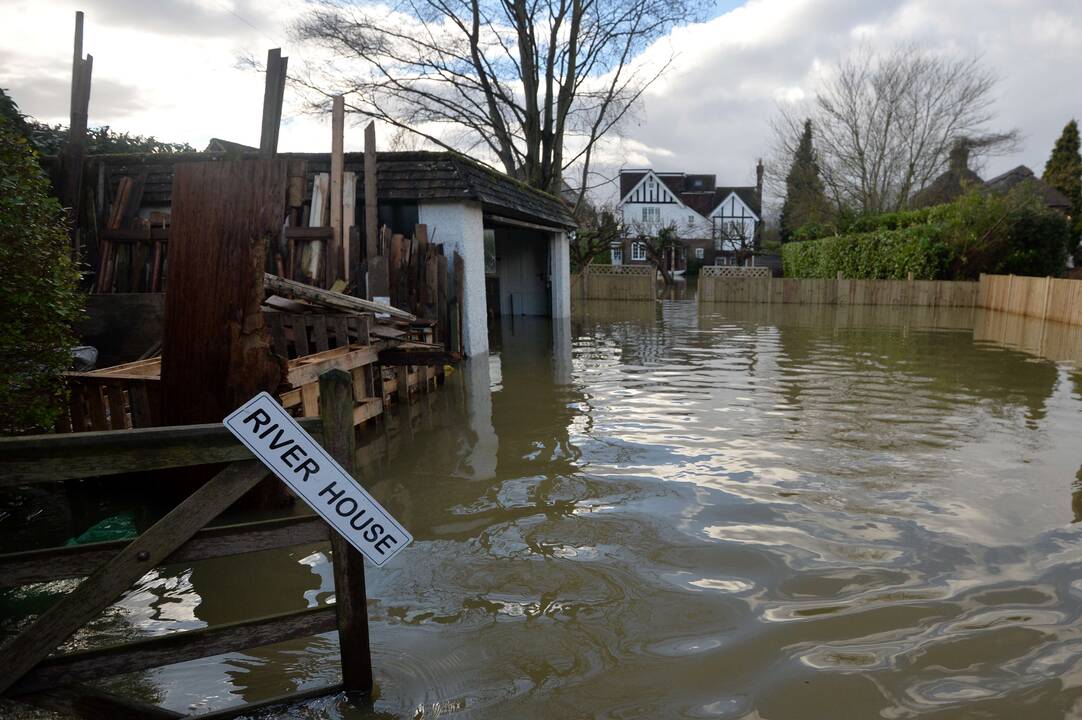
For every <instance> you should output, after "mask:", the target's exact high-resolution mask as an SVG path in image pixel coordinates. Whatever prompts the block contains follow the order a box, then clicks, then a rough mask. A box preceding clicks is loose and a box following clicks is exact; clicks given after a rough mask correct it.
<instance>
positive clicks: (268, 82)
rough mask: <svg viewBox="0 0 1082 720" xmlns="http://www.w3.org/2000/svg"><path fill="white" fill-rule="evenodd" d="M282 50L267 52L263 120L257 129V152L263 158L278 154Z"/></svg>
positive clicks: (282, 76)
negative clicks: (261, 154)
mask: <svg viewBox="0 0 1082 720" xmlns="http://www.w3.org/2000/svg"><path fill="white" fill-rule="evenodd" d="M284 74H285V73H284V68H283V67H282V49H281V48H272V49H271V50H268V51H267V67H266V77H265V79H264V82H263V119H262V122H261V124H260V129H259V151H260V152H261V153H263V155H264V156H265V157H268V158H269V157H273V156H274V154H275V153H276V152H278V124H279V123H278V121H279V119H280V118H281V115H282V94H281V92H280V89H281V88H282V81H283V80H284Z"/></svg>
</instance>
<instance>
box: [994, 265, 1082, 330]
mask: <svg viewBox="0 0 1082 720" xmlns="http://www.w3.org/2000/svg"><path fill="white" fill-rule="evenodd" d="M977 305H978V306H979V307H982V308H986V309H988V310H998V311H1000V312H1007V313H1015V314H1017V315H1025V316H1027V317H1034V318H1039V319H1041V320H1052V321H1054V322H1061V323H1066V324H1068V325H1082V280H1065V279H1060V278H1052V277H1023V276H1020V275H981V281H980V292H979V293H978V295H977Z"/></svg>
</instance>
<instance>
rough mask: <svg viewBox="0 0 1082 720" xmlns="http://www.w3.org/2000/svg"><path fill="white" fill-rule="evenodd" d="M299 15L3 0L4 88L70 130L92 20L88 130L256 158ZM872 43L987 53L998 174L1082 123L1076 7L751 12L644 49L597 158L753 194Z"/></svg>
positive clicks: (1036, 156) (939, 5)
mask: <svg viewBox="0 0 1082 720" xmlns="http://www.w3.org/2000/svg"><path fill="white" fill-rule="evenodd" d="M301 6H302V0H265V1H261V2H257V1H256V0H169V2H164V1H163V2H159V3H155V4H154V6H153V7H154V8H155V10H154V12H153V13H151V12H148V11H147V8H148V7H149V6H148V5H147V4H146V3H144V2H141V1H137V0H82V1H80V2H78V3H73V2H65V1H63V0H61V1H60V2H48V3H44V2H40V1H32V0H8V1H7V2H3V1H2V0H0V12H2V13H3V16H4V23H3V24H2V25H0V86H2V87H6V88H9V89H10V90H11V91H12V94H13V95H14V97H15V99H16V100H17V101H19V102H20V104H21V105H22V107H23V110H24V111H25V112H28V113H30V114H32V115H35V116H37V117H39V118H41V119H43V120H48V121H51V122H61V121H66V118H65V115H66V105H67V93H68V82H69V73H70V58H71V34H70V31H66V32H65V31H63V29H65V28H71V27H72V24H73V17H74V11H75V10H76V9H83V10H85V11H86V14H87V17H86V43H85V48H86V51H87V52H90V53H92V54H93V55H94V95H93V97H92V99H91V122H92V123H95V124H101V123H108V124H110V125H113V126H114V127H116V128H118V129H123V130H126V131H129V132H136V133H141V134H153V135H156V136H158V137H159V138H161V139H163V140H174V141H175V140H185V141H187V142H190V143H191V144H192V145H195V146H196V147H202V146H203V145H205V143H206V141H207V139H209V138H210V137H212V136H217V137H224V138H226V139H230V140H235V141H237V142H243V143H247V144H252V145H255V144H258V140H259V115H260V105H261V103H262V92H263V90H262V87H263V83H262V76H260V75H258V74H257V73H253V72H251V71H247V70H239V69H237V68H236V67H235V63H236V60H237V58H238V57H239V56H241V55H245V54H251V55H254V56H255V57H257V58H262V57H264V56H265V53H266V49H267V48H268V47H272V46H276V45H281V46H282V48H283V53H284V54H286V55H289V56H290V57H291V60H290V63H291V67H295V65H294V63H295V62H299V61H300V60H301V59H302V58H303V57H304V56H305V55H306V54H307V55H308V56H309V57H311V56H312V54H311V51H309V50H308V49H305V48H297V47H292V46H291V45H290V44H289V43H288V42H287V40H286V37H285V36H286V34H287V33H286V30H285V28H286V27H287V26H288V24H289V22H290V21H291V20H292V18H294V17H296V15H297V13H298V12H299V11H300V9H301ZM58 28H60V29H61V31H58V30H57V29H58ZM869 42H871V43H875V44H877V45H878V44H883V45H891V44H894V43H899V42H913V43H917V44H920V45H923V46H927V47H931V48H935V49H942V50H945V51H950V52H959V51H960V52H977V53H981V54H982V55H983V57H984V60H985V62H986V63H987V65H988V66H989V67H990V68H991V69H993V70H995V71H996V72H997V73H998V74H999V76H1000V77H1001V78H1002V81H1001V83H1000V85H999V88H998V101H997V104H996V109H997V111H998V125H999V127H1002V128H1012V127H1017V128H1019V129H1021V130H1022V132H1023V134H1024V136H1025V140H1024V143H1023V146H1022V147H1021V149H1020V150H1019V152H1018V153H1016V154H1014V155H1011V156H1009V157H1003V158H996V159H995V160H994V161H993V162H992V164H991V165H990V166H989V168H988V170H987V172H989V173H992V172H998V171H1001V170H1004V169H1007V168H1009V167H1012V166H1014V165H1016V164H1019V163H1025V164H1027V165H1029V166H1030V167H1032V168H1033V169H1034V170H1035V171H1037V172H1040V171H1041V169H1042V168H1043V167H1044V162H1045V160H1046V159H1047V156H1048V153H1049V152H1050V149H1051V146H1052V143H1053V142H1054V140H1055V138H1056V137H1057V136H1058V134H1059V132H1060V130H1061V129H1062V127H1063V125H1064V124H1065V123H1066V122H1067V120H1069V119H1070V118H1071V117H1072V116H1075V117H1082V94H1080V93H1078V92H1076V91H1075V90H1074V87H1075V85H1076V83H1075V79H1074V72H1075V68H1078V67H1082V6H1080V4H1079V0H1024V1H1023V0H949V1H945V0H874V1H871V2H870V1H868V0H749V1H748V2H746V3H745V4H744V5H742V6H740V7H737V8H735V9H733V10H731V11H729V12H726V13H725V14H723V15H720V16H719V17H717V18H714V19H713V20H710V21H709V22H705V23H700V24H696V25H693V26H689V27H683V28H679V29H677V30H675V31H674V32H673V33H672V34H671V36H670V37H669V38H666V39H665V41H663V42H659V43H658V44H656V45H655V46H654V47H653V48H651V49H650V50H649V51H647V53H646V54H645V55H644V56H643V58H641V61H642V62H647V63H649V62H657V61H658V59H659V58H666V57H668V56H669V54H670V52H671V51H672V50H673V49H675V50H676V51H677V54H676V57H675V61H674V63H673V65H672V67H670V68H669V69H668V71H667V72H666V73H665V75H664V77H662V78H661V80H659V81H658V82H657V83H656V84H655V86H654V87H653V88H652V89H651V90H650V92H649V93H647V94H646V96H645V100H644V103H643V105H642V108H641V109H640V111H639V112H637V113H636V115H635V117H634V118H632V119H631V120H629V121H628V122H627V123H626V124H625V127H624V136H625V137H624V138H622V139H616V138H613V139H612V140H610V141H609V142H606V143H605V146H604V148H602V149H601V150H600V151H599V157H600V158H601V159H602V161H603V162H604V163H605V165H606V166H607V167H608V169H609V170H612V169H614V168H616V167H619V166H620V165H629V166H630V165H635V166H643V165H654V166H655V167H657V168H658V169H661V170H687V171H693V172H712V173H717V175H718V181H719V182H720V183H723V184H736V183H745V182H746V183H751V182H754V177H755V174H754V173H755V162H756V159H757V158H758V157H760V156H762V155H766V154H767V151H768V149H769V146H770V118H771V116H772V115H773V113H774V109H775V107H776V104H777V102H779V101H785V102H793V101H798V100H801V99H802V98H803V99H805V100H806V99H807V98H809V97H811V96H812V95H813V94H814V91H815V86H816V83H817V81H818V78H820V77H822V74H823V72H824V71H825V69H827V68H829V67H830V65H831V63H833V62H834V61H835V60H836V59H837V58H838V57H839V56H841V55H843V54H845V53H846V52H848V51H850V50H852V49H853V48H855V47H856V46H857V45H859V44H861V43H865V44H867V43H869ZM296 100H297V96H296V95H295V94H294V93H293V92H292V91H287V107H286V111H285V117H284V120H283V128H282V132H281V136H280V146H281V147H282V149H284V150H308V151H320V150H327V149H329V145H330V140H329V135H330V133H329V128H328V127H327V123H326V122H324V121H322V120H321V119H317V118H313V117H312V116H309V115H304V114H302V113H300V112H299V111H300V107H299V104H298V103H297V102H296ZM382 137H386V138H388V139H389V137H390V133H389V132H385V133H383V134H381V138H382ZM346 145H347V149H351V150H353V149H359V148H360V145H361V133H360V131H359V129H350V131H349V132H348V133H347V141H346Z"/></svg>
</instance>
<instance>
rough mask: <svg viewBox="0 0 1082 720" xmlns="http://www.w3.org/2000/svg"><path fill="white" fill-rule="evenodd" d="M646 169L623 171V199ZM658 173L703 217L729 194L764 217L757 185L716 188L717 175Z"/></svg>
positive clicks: (685, 202)
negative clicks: (755, 186) (732, 194)
mask: <svg viewBox="0 0 1082 720" xmlns="http://www.w3.org/2000/svg"><path fill="white" fill-rule="evenodd" d="M647 172H649V171H647V170H630V171H626V170H625V171H621V173H620V197H621V198H624V197H626V196H627V194H628V193H630V192H631V191H632V190H634V189H635V186H636V185H638V184H639V181H640V180H642V179H643V178H644V177H646V174H647ZM654 174H655V175H657V177H658V178H659V179H660V180H661V182H663V183H664V184H665V186H666V187H668V188H669V189H670V190H672V191H673V193H674V194H675V195H676V196H677V197H678V198H680V202H682V203H684V204H685V205H687V206H688V207H689V208H691V209H692V210H694V211H695V212H697V213H699V214H700V215H702V216H703V217H707V216H709V215H710V213H711V212H713V211H714V209H715V208H716V207H717V206H718V205H720V204H721V202H722V201H723V200H725V198H727V197H729V194H730V193H733V192H735V193H736V194H737V196H738V197H739V198H740V199H741V200H742V201H743V202H744V204H745V205H747V206H748V207H749V208H751V211H752V212H754V213H755V214H756V215H758V216H760V217H762V208H761V207H760V206H759V195H758V192H757V191H756V189H755V188H754V187H717V186H716V183H717V177H718V176H717V175H708V174H694V175H689V174H685V173H658V172H655V173H654Z"/></svg>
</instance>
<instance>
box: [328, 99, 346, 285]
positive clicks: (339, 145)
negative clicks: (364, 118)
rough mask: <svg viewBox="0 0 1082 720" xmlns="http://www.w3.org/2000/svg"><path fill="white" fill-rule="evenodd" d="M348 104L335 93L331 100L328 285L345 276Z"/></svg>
mask: <svg viewBox="0 0 1082 720" xmlns="http://www.w3.org/2000/svg"><path fill="white" fill-rule="evenodd" d="M345 122H346V105H345V98H343V97H342V96H341V95H335V96H334V99H333V100H332V101H331V222H330V225H331V240H330V242H329V243H327V286H328V287H330V286H331V285H334V282H335V280H338V279H339V278H342V277H344V274H343V272H342V266H343V265H344V263H343V261H342V248H343V246H344V243H343V242H342V229H343V228H342V181H343V179H344V178H343V173H344V172H345V155H343V148H344V141H345Z"/></svg>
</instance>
